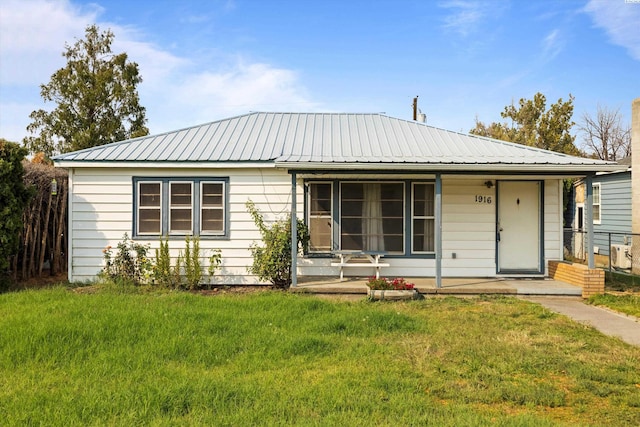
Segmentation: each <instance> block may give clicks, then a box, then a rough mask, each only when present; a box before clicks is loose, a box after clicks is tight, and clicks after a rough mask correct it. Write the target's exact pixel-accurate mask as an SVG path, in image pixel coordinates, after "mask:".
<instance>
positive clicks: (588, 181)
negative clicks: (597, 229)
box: [584, 175, 595, 268]
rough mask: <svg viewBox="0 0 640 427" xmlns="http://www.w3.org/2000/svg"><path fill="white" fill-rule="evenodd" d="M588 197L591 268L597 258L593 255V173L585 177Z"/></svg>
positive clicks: (587, 218) (586, 223)
mask: <svg viewBox="0 0 640 427" xmlns="http://www.w3.org/2000/svg"><path fill="white" fill-rule="evenodd" d="M585 187H586V197H585V201H584V202H585V203H584V205H585V206H584V208H585V210H586V212H585V226H586V227H587V251H588V253H587V260H588V261H587V264H588V266H589V268H594V266H595V259H594V256H593V175H587V177H586V179H585Z"/></svg>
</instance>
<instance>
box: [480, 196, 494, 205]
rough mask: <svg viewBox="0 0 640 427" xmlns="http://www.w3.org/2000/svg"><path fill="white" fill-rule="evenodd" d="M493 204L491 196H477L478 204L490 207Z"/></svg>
mask: <svg viewBox="0 0 640 427" xmlns="http://www.w3.org/2000/svg"><path fill="white" fill-rule="evenodd" d="M491 202H492V200H491V196H480V195H476V203H487V204H489V205H490V204H491Z"/></svg>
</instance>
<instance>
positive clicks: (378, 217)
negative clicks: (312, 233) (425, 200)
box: [340, 182, 404, 253]
mask: <svg viewBox="0 0 640 427" xmlns="http://www.w3.org/2000/svg"><path fill="white" fill-rule="evenodd" d="M340 226H341V230H340V247H341V249H343V250H365V251H386V252H389V253H403V252H404V250H403V248H404V184H403V183H392V182H384V183H361V182H358V183H355V182H354V183H349V182H345V183H342V184H341V191H340Z"/></svg>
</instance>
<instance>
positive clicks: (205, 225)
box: [200, 181, 225, 235]
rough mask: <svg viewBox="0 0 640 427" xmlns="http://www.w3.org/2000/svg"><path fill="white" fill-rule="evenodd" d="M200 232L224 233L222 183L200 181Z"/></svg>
mask: <svg viewBox="0 0 640 427" xmlns="http://www.w3.org/2000/svg"><path fill="white" fill-rule="evenodd" d="M200 218H201V221H200V233H201V234H211V235H220V234H224V221H225V203H224V183H223V182H209V181H203V182H201V183H200Z"/></svg>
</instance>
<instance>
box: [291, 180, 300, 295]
mask: <svg viewBox="0 0 640 427" xmlns="http://www.w3.org/2000/svg"><path fill="white" fill-rule="evenodd" d="M297 195H298V191H297V188H296V173H295V172H292V173H291V286H292V287H294V288H295V287H296V286H298V215H297V213H296V205H297V203H298V200H297Z"/></svg>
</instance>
